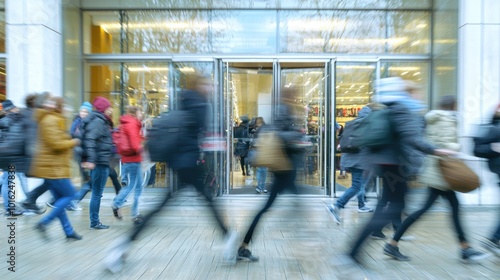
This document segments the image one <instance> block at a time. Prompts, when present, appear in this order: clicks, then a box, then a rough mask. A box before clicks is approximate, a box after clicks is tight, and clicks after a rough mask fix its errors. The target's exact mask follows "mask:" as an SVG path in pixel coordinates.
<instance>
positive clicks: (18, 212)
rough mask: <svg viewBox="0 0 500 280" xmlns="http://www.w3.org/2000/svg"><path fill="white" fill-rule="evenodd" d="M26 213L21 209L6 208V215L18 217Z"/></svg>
mask: <svg viewBox="0 0 500 280" xmlns="http://www.w3.org/2000/svg"><path fill="white" fill-rule="evenodd" d="M23 213H24V211H23V210H21V209H13V210H5V213H4V215H5V217H16V216H21V215H22V214H23Z"/></svg>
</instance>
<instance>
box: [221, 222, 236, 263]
mask: <svg viewBox="0 0 500 280" xmlns="http://www.w3.org/2000/svg"><path fill="white" fill-rule="evenodd" d="M237 239H238V232H236V231H234V230H229V231H228V232H227V233H226V241H225V245H224V261H225V262H228V263H235V262H236V252H237V251H236V250H237V248H236V242H237Z"/></svg>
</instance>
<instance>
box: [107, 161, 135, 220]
mask: <svg viewBox="0 0 500 280" xmlns="http://www.w3.org/2000/svg"><path fill="white" fill-rule="evenodd" d="M122 169H123V177H127V176H129V177H128V178H129V180H128V184H127V186H126V187H123V188H122V189H121V190H120V192H119V193H118V195H117V196H116V197H115V199H114V200H113V208H121V207H122V206H123V204H124V203H125V199H127V196H128V195H129V194H130V192H131V191H132V190H135V192H134V204H133V205H132V217H136V216H137V215H139V198H140V196H141V194H142V172H141V163H140V162H130V163H124V164H123V166H122Z"/></svg>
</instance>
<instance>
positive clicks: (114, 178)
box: [109, 167, 122, 194]
mask: <svg viewBox="0 0 500 280" xmlns="http://www.w3.org/2000/svg"><path fill="white" fill-rule="evenodd" d="M109 178H110V179H111V182H113V187H115V193H116V194H118V193H119V192H120V190H121V189H122V185H121V184H120V181H119V180H118V174H117V173H116V170H115V169H114V168H113V167H109Z"/></svg>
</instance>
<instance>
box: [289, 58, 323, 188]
mask: <svg viewBox="0 0 500 280" xmlns="http://www.w3.org/2000/svg"><path fill="white" fill-rule="evenodd" d="M306 66H309V67H311V68H305V67H306ZM298 67H300V68H298ZM312 67H318V68H312ZM281 69H282V71H281V83H282V85H283V86H284V87H290V86H293V87H296V88H297V89H298V91H299V94H298V98H299V99H298V100H297V102H299V104H300V105H301V107H303V108H306V109H305V110H304V111H303V112H302V113H301V115H299V116H298V117H299V119H300V120H301V123H300V124H298V127H302V128H303V129H304V132H305V134H306V137H305V139H306V141H308V142H310V147H308V148H306V152H305V154H304V160H303V161H301V162H302V163H303V165H302V166H300V167H299V168H298V170H297V179H296V183H297V186H298V187H299V193H300V194H317V195H324V194H325V189H323V188H322V187H324V186H323V183H322V178H323V176H324V174H323V169H324V168H323V164H324V161H323V159H324V157H323V152H324V147H323V145H324V144H326V143H324V131H325V112H324V108H325V95H324V90H325V78H324V77H325V65H324V63H319V64H318V65H317V66H313V65H305V64H304V63H302V64H295V65H294V64H292V63H282V64H281ZM299 113H300V111H299Z"/></svg>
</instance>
